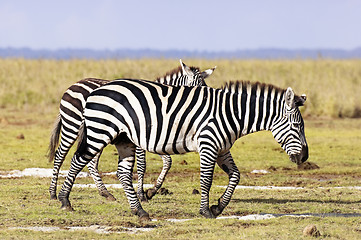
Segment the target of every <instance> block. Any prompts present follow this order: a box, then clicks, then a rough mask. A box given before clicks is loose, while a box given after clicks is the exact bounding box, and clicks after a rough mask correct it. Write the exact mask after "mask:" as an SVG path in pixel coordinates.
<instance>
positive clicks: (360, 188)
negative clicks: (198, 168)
mask: <svg viewBox="0 0 361 240" xmlns="http://www.w3.org/2000/svg"><path fill="white" fill-rule="evenodd" d="M216 187H220V188H227V186H221V185H217V186H216ZM316 188H318V189H355V190H361V186H344V187H316ZM236 189H253V190H300V189H307V188H305V187H290V186H283V187H282V186H281V187H280V186H242V185H238V186H236Z"/></svg>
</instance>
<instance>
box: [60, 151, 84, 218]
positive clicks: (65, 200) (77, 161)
mask: <svg viewBox="0 0 361 240" xmlns="http://www.w3.org/2000/svg"><path fill="white" fill-rule="evenodd" d="M89 161H90V159H86V158H84V157H83V156H79V155H78V154H75V155H74V156H73V158H72V159H71V164H70V170H69V173H68V175H67V177H66V179H65V181H64V183H63V186H62V187H61V190H60V192H59V197H58V198H59V201H60V202H61V209H64V210H69V211H72V210H73V208H72V207H71V204H70V201H69V195H70V191H71V189H72V187H73V184H74V181H75V178H76V176H77V175H78V173H79V172H80V171H81V170H82V169H83V168H84V167H85V165H87V164H88V163H89Z"/></svg>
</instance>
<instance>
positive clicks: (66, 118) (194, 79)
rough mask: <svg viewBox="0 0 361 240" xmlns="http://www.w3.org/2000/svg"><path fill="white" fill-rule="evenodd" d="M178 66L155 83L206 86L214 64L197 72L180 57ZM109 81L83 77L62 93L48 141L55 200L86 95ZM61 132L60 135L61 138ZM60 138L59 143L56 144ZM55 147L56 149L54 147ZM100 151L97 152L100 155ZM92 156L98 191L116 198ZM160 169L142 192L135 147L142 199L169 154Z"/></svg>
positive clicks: (140, 157)
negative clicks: (59, 179) (61, 168)
mask: <svg viewBox="0 0 361 240" xmlns="http://www.w3.org/2000/svg"><path fill="white" fill-rule="evenodd" d="M180 64H181V66H180V67H178V68H176V69H174V70H172V71H170V72H167V73H166V75H164V76H163V77H159V78H157V79H156V81H157V82H159V83H162V84H167V85H176V86H178V85H189V86H196V85H201V86H203V85H206V84H205V81H204V79H205V78H207V77H209V76H210V75H211V74H212V73H213V71H214V70H215V68H216V67H214V68H210V69H207V70H205V71H202V72H201V71H200V69H199V68H198V67H193V66H190V67H189V66H187V65H186V64H185V63H183V62H182V60H181V59H180ZM109 82H110V81H109V80H103V79H96V78H86V79H83V80H80V81H78V82H77V83H75V84H73V85H72V86H70V87H69V88H68V89H67V90H66V91H65V93H64V94H63V96H62V99H61V102H60V109H59V115H58V117H57V119H56V122H55V126H54V129H53V131H52V134H51V138H50V144H49V153H48V158H49V161H52V160H53V159H54V168H53V177H52V180H51V184H50V187H49V192H50V198H51V199H57V197H56V188H57V180H58V175H59V170H60V167H61V165H62V164H63V162H64V159H65V157H66V155H67V153H68V151H69V149H70V148H71V147H72V145H73V144H74V142H75V140H76V139H77V137H78V133H79V128H80V126H81V121H82V119H83V109H84V107H85V101H86V99H87V97H88V96H89V94H90V93H91V92H92V91H93V90H94V89H96V88H98V87H100V86H103V85H105V84H106V83H109ZM60 132H61V137H60ZM59 137H60V144H58V143H59ZM56 148H57V149H56ZM100 154H101V153H99V156H100ZM99 156H97V158H94V159H93V161H91V162H90V163H89V164H88V165H87V166H88V169H89V172H90V175H91V176H92V177H93V180H94V182H95V184H96V186H97V189H98V192H99V194H100V195H101V196H103V197H105V198H107V199H108V200H113V201H115V200H116V199H115V197H114V196H113V195H112V194H111V193H110V192H109V191H108V190H107V188H106V187H105V185H104V183H103V181H102V179H101V177H100V175H99V171H98V158H99ZM161 157H162V159H163V169H162V172H161V174H160V176H159V178H158V180H157V182H156V184H155V187H154V188H152V189H150V191H147V194H145V192H144V189H143V181H144V180H143V179H144V174H145V170H146V167H145V166H146V162H145V151H144V150H142V149H140V148H137V166H138V168H137V172H138V195H139V197H140V199H141V200H142V201H146V200H148V199H150V198H151V197H152V196H153V195H154V194H155V193H156V192H157V190H158V189H159V188H160V187H161V186H162V183H163V181H164V178H165V175H166V174H167V172H168V171H169V168H170V166H171V162H172V159H171V158H170V156H167V155H163V156H161Z"/></svg>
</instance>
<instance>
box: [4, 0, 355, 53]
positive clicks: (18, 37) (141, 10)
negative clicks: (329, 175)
mask: <svg viewBox="0 0 361 240" xmlns="http://www.w3.org/2000/svg"><path fill="white" fill-rule="evenodd" d="M360 24H361V1H359V0H302V1H299V0H252V1H249V0H247V1H246V0H173V1H171V0H128V1H125V0H101V1H100V0H62V1H49V0H31V1H29V0H1V1H0V34H1V35H0V48H6V47H14V48H19V47H29V48H32V49H50V50H56V49H62V48H89V49H94V50H104V49H108V50H115V49H124V48H128V49H144V48H150V49H157V50H171V49H172V50H189V51H233V50H251V49H261V48H284V49H319V48H332V49H336V48H337V49H344V50H351V49H354V48H357V47H361V30H360V29H361V27H360Z"/></svg>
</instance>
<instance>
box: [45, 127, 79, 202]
mask: <svg viewBox="0 0 361 240" xmlns="http://www.w3.org/2000/svg"><path fill="white" fill-rule="evenodd" d="M64 136H67V138H66V139H65V137H64ZM75 140H76V135H75V137H74V135H72V134H66V135H65V134H64V133H63V132H62V134H61V138H60V144H59V147H58V149H57V150H56V152H55V157H54V168H53V177H52V179H51V183H50V187H49V192H50V199H53V200H56V199H57V198H56V188H57V183H58V177H59V171H60V167H61V165H63V162H64V160H65V157H66V155H67V154H68V152H69V149H70V148H71V147H72V146H73V144H74V142H75Z"/></svg>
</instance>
